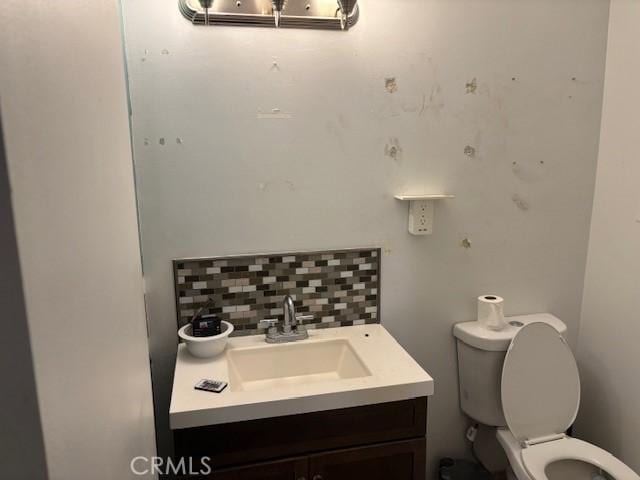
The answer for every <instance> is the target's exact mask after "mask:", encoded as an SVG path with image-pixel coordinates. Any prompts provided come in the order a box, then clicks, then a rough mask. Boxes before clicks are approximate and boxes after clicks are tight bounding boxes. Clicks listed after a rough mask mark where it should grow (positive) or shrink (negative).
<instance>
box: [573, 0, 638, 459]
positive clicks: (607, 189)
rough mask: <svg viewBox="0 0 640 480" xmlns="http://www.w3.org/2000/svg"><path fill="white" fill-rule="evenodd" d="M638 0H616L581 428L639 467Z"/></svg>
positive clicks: (588, 284)
mask: <svg viewBox="0 0 640 480" xmlns="http://www.w3.org/2000/svg"><path fill="white" fill-rule="evenodd" d="M639 24H640V2H638V1H636V0H613V1H612V2H611V19H610V23H609V44H608V49H607V67H606V80H605V95H604V110H603V116H602V136H601V139H600V154H599V157H598V173H597V182H596V193H595V203H594V207H593V221H592V223H591V237H590V243H589V256H588V262H587V272H586V281H585V290H584V302H583V306H582V320H581V325H580V338H579V362H580V368H581V373H582V386H583V396H582V406H581V410H580V416H579V417H578V421H577V424H576V431H577V433H578V435H580V436H581V437H584V438H586V439H587V440H589V441H591V442H593V443H595V444H597V445H600V446H602V447H603V448H605V449H607V450H609V451H611V452H612V453H614V454H615V455H617V456H618V457H620V458H621V459H622V460H624V461H625V462H626V463H628V464H629V465H630V466H631V467H632V468H634V469H635V470H637V471H640V436H639V435H638V433H639V432H640V416H639V415H638V405H640V384H639V383H638V364H639V362H640V354H638V352H639V351H640V350H639V349H638V340H640V188H639V186H640V139H639V137H638V132H640V119H639V118H638V111H637V110H638V106H640V89H639V88H638V84H639V83H640V42H639V39H638V25H639Z"/></svg>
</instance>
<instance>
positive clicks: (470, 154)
mask: <svg viewBox="0 0 640 480" xmlns="http://www.w3.org/2000/svg"><path fill="white" fill-rule="evenodd" d="M464 154H465V155H466V156H467V157H469V158H475V156H476V149H475V148H474V147H472V146H471V145H467V146H466V147H464Z"/></svg>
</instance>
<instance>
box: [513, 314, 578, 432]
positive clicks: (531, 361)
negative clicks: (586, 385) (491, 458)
mask: <svg viewBox="0 0 640 480" xmlns="http://www.w3.org/2000/svg"><path fill="white" fill-rule="evenodd" d="M579 406H580V376H579V373H578V366H577V365H576V361H575V358H574V357H573V354H572V353H571V349H570V348H569V346H568V345H567V343H566V341H565V339H564V338H563V337H562V335H560V334H559V333H558V331H557V330H556V329H555V328H553V327H551V326H549V325H547V324H545V323H530V324H529V325H525V326H524V327H522V329H521V330H520V331H519V332H518V333H517V334H516V336H515V337H514V338H513V340H512V341H511V345H510V346H509V350H507V355H506V357H505V360H504V365H503V367H502V407H503V410H504V416H505V418H506V420H507V425H508V426H509V430H511V433H513V435H514V436H515V437H516V438H517V439H518V441H520V442H523V441H527V440H529V441H535V440H536V439H540V438H543V437H547V436H550V435H555V434H562V433H564V432H565V431H566V430H567V429H568V428H569V427H570V426H571V425H572V424H573V422H574V420H575V419H576V415H577V414H578V408H579Z"/></svg>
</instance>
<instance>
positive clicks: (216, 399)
mask: <svg viewBox="0 0 640 480" xmlns="http://www.w3.org/2000/svg"><path fill="white" fill-rule="evenodd" d="M328 339H346V340H348V341H349V343H350V344H351V346H352V347H353V349H354V350H355V351H356V352H357V354H358V355H359V357H360V358H361V360H362V361H363V362H364V363H365V365H366V366H367V368H368V369H369V370H370V372H371V375H369V376H366V377H359V378H349V379H340V380H327V381H323V382H316V383H309V384H295V385H286V386H280V387H277V388H271V389H263V390H253V391H235V390H234V389H233V388H230V387H231V386H228V387H227V388H226V389H225V390H223V391H222V392H221V393H210V392H204V391H200V390H195V389H194V388H193V387H194V385H195V384H196V382H198V381H199V380H201V379H203V378H208V379H213V380H224V381H226V382H229V381H230V380H229V367H228V361H227V355H226V353H224V354H221V355H219V356H218V357H216V358H211V359H200V358H195V357H193V356H191V355H190V354H189V352H187V350H186V346H185V345H184V344H180V345H179V346H178V355H177V359H176V369H175V375H174V379H173V392H172V394H171V407H170V410H169V414H170V425H171V428H172V429H173V430H176V429H181V428H191V427H200V426H205V425H215V424H221V423H229V422H238V421H243V420H255V419H259V418H268V417H278V416H283V415H294V414H299V413H309V412H316V411H322V410H333V409H337V408H348V407H355V406H361V405H371V404H375V403H383V402H393V401H397V400H406V399H410V398H416V397H423V396H428V395H433V379H432V378H431V377H430V376H429V374H428V373H427V372H425V371H424V370H423V369H422V368H421V367H420V365H418V364H417V363H416V362H415V360H413V358H411V356H410V355H409V354H408V353H407V352H406V351H405V350H404V349H403V348H402V347H401V346H400V345H399V344H398V342H396V340H395V339H394V338H393V337H392V336H391V335H390V334H389V332H387V330H386V329H385V328H384V327H383V326H382V325H378V324H374V325H358V326H354V327H340V328H328V329H321V330H310V331H309V339H308V340H301V341H299V342H297V343H305V342H314V341H316V342H317V341H323V340H328ZM265 345H267V343H265V341H264V335H251V336H247V337H233V338H230V339H229V343H228V344H227V349H226V351H227V352H228V351H229V350H231V349H240V348H247V347H257V346H259V347H263V346H265ZM274 347H275V348H277V345H275V346H274Z"/></svg>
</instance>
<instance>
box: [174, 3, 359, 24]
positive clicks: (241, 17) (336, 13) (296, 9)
mask: <svg viewBox="0 0 640 480" xmlns="http://www.w3.org/2000/svg"><path fill="white" fill-rule="evenodd" d="M178 7H179V8H180V12H182V15H184V17H185V18H186V19H187V20H189V21H190V22H191V23H193V24H194V25H231V26H249V27H276V28H307V29H321V30H348V29H349V28H351V27H353V26H354V25H355V24H356V22H357V21H358V15H359V9H358V3H357V0H178Z"/></svg>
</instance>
